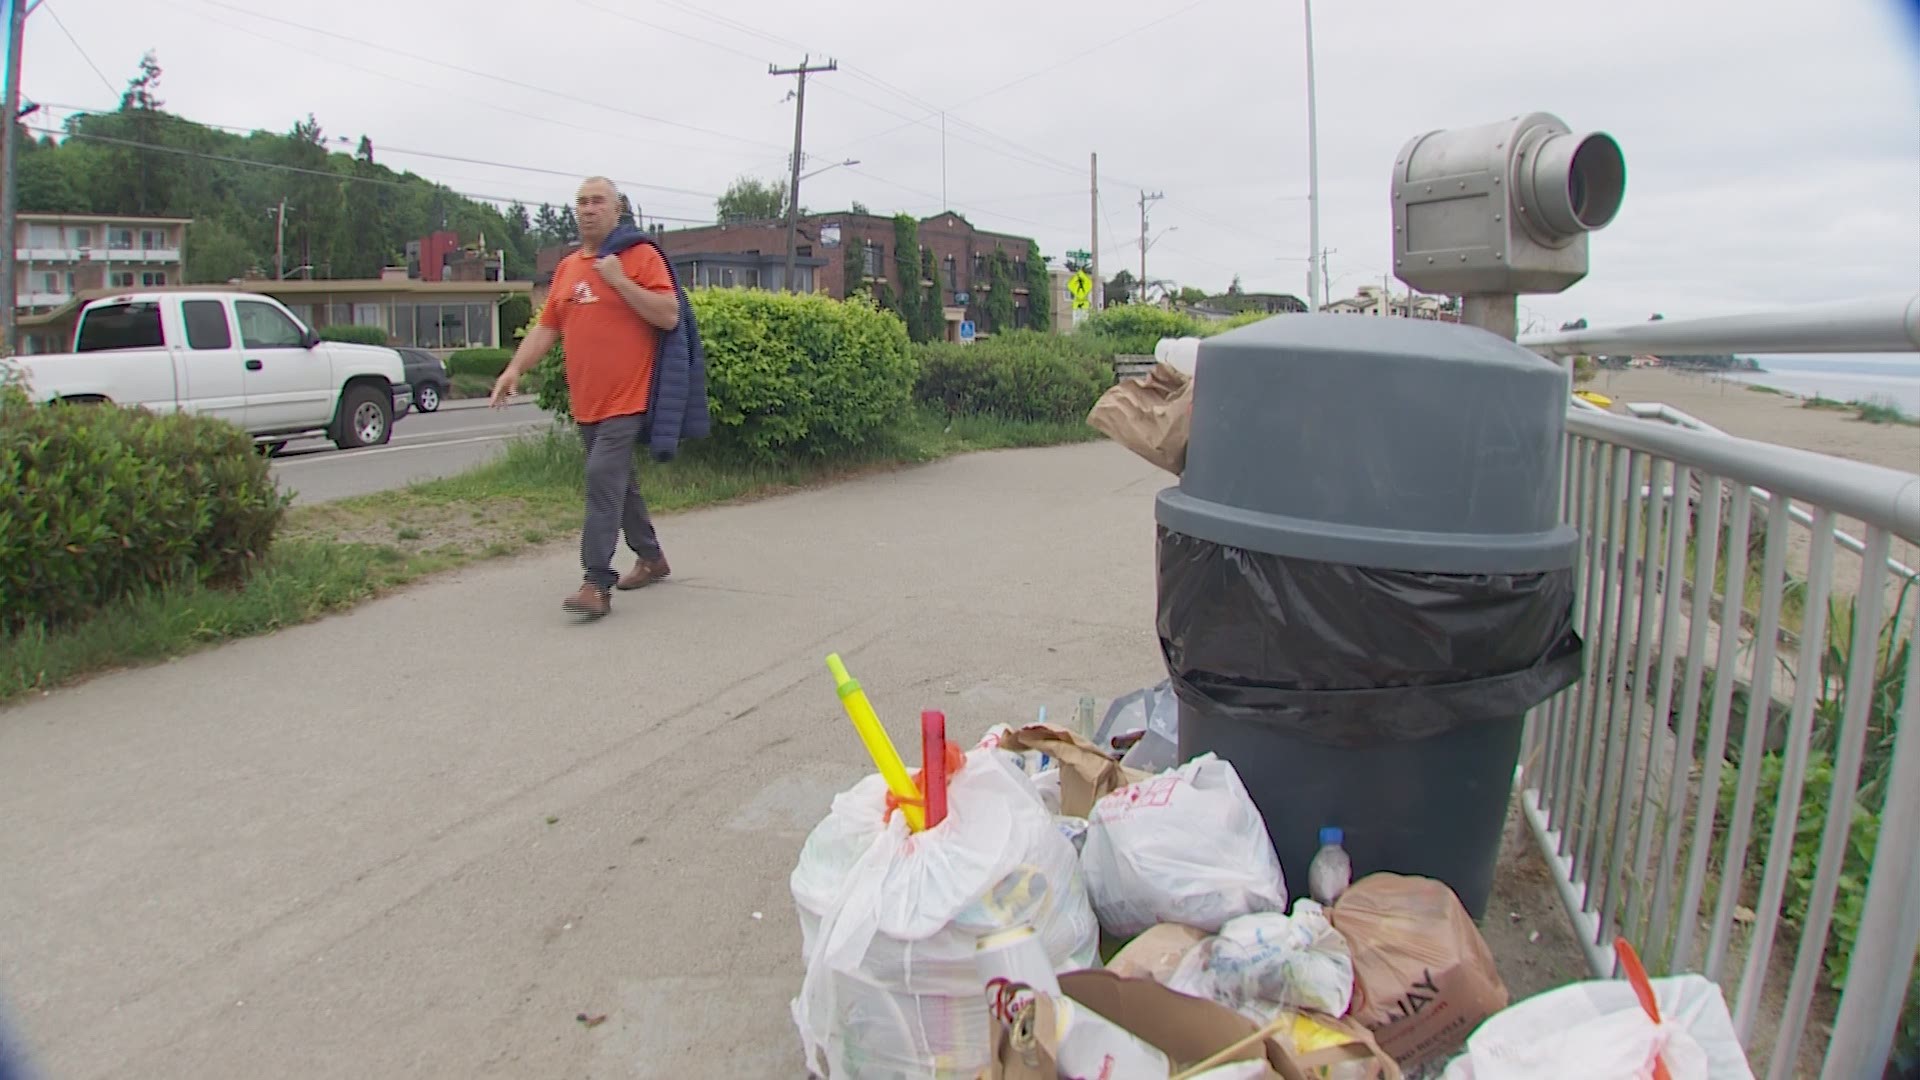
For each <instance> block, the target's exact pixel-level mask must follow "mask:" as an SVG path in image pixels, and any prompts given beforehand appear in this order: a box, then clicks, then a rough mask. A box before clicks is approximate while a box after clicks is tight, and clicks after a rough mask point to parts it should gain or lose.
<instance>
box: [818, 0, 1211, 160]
mask: <svg viewBox="0 0 1920 1080" xmlns="http://www.w3.org/2000/svg"><path fill="white" fill-rule="evenodd" d="M1208 2H1209V0H1190V2H1189V3H1188V4H1187V5H1186V6H1185V7H1182V8H1178V9H1176V10H1174V11H1172V12H1169V13H1168V14H1166V15H1162V16H1160V17H1159V18H1157V19H1154V20H1152V21H1151V22H1147V23H1142V24H1141V25H1139V26H1136V27H1134V28H1133V29H1131V30H1126V31H1123V32H1122V33H1120V34H1118V35H1115V36H1114V37H1111V38H1108V39H1107V40H1105V41H1102V42H1100V43H1099V44H1097V45H1094V46H1091V47H1090V48H1086V49H1083V50H1081V51H1080V52H1077V53H1075V54H1074V55H1072V56H1070V57H1068V58H1067V59H1065V60H1059V61H1051V62H1049V63H1048V64H1047V66H1045V67H1039V68H1034V69H1033V70H1031V71H1028V72H1026V73H1025V74H1022V75H1019V76H1016V77H1015V78H1012V79H1009V80H1008V81H1006V82H1003V83H1001V84H999V85H998V86H994V87H991V88H989V89H987V90H983V91H981V92H980V93H978V94H975V95H973V96H972V97H970V98H966V99H965V100H962V101H958V102H954V103H953V104H951V105H948V106H946V107H944V108H940V109H934V110H932V111H931V112H929V113H928V114H927V115H926V116H924V117H921V118H919V119H917V120H910V121H908V123H907V124H901V125H898V126H895V127H891V128H888V129H886V130H885V131H878V132H875V133H873V134H871V135H863V136H861V137H860V138H858V139H855V140H853V141H852V142H850V143H846V144H844V145H843V146H842V147H841V149H843V150H844V149H846V148H848V147H851V146H857V145H859V144H860V143H863V142H867V141H869V140H871V139H877V138H881V137H882V136H886V135H891V134H893V133H894V132H896V131H900V130H902V129H904V128H906V127H908V126H910V125H912V124H920V123H925V122H926V121H927V120H931V119H933V118H934V117H936V116H938V115H939V114H940V113H942V112H946V113H949V114H950V113H952V112H953V111H954V110H956V109H959V108H961V107H963V106H966V105H971V104H974V103H975V102H979V101H984V100H985V99H987V98H990V97H993V96H994V95H996V94H999V93H1002V92H1003V91H1006V90H1011V89H1013V88H1014V87H1016V86H1019V85H1021V84H1022V83H1026V82H1029V81H1031V80H1033V79H1037V78H1039V77H1040V76H1042V75H1047V74H1051V73H1054V72H1057V71H1059V70H1060V69H1061V68H1063V67H1066V66H1068V65H1070V64H1072V63H1073V62H1074V61H1076V60H1081V59H1084V58H1086V57H1088V56H1091V55H1093V54H1094V53H1097V52H1099V51H1101V50H1102V49H1106V48H1109V47H1111V46H1114V45H1118V44H1119V43H1120V42H1122V41H1125V40H1127V39H1128V38H1130V37H1134V36H1135V35H1138V34H1142V33H1145V32H1146V31H1148V30H1151V29H1153V28H1154V27H1156V26H1159V25H1160V24H1161V23H1164V22H1167V21H1168V20H1170V19H1175V18H1178V17H1180V16H1182V15H1185V14H1186V13H1187V12H1189V11H1192V10H1193V9H1195V8H1197V7H1199V6H1201V5H1202V4H1205V3H1208ZM1079 171H1080V170H1079V169H1078V168H1077V167H1075V168H1074V169H1073V172H1074V174H1075V175H1078V174H1079ZM1116 179H1117V178H1116ZM1123 182H1124V181H1123ZM1128 186H1130V187H1137V186H1139V185H1137V184H1131V183H1128Z"/></svg>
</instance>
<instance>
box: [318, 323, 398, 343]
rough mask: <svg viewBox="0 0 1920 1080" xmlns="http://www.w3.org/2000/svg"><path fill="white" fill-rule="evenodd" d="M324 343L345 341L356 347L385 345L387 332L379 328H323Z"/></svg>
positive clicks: (322, 337) (321, 329) (321, 332)
mask: <svg viewBox="0 0 1920 1080" xmlns="http://www.w3.org/2000/svg"><path fill="white" fill-rule="evenodd" d="M320 339H321V340H322V341H345V342H349V343H351V344H354V345H385V344H386V343H387V332H386V331H385V330H382V329H380V328H379V327H377V326H345V325H343V326H323V327H321V328H320Z"/></svg>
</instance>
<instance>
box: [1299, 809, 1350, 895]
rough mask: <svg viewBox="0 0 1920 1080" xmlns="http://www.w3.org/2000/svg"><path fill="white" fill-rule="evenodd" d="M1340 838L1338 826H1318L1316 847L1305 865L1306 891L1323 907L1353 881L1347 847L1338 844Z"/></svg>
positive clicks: (1341, 838) (1345, 889)
mask: <svg viewBox="0 0 1920 1080" xmlns="http://www.w3.org/2000/svg"><path fill="white" fill-rule="evenodd" d="M1343 839H1344V837H1343V836H1342V834H1341V832H1340V830H1339V829H1336V828H1334V827H1332V826H1328V827H1326V828H1324V829H1321V830H1320V850H1319V851H1317V852H1315V853H1314V856H1313V862H1312V863H1311V864H1309V865H1308V866H1307V893H1308V895H1310V896H1312V897H1313V898H1314V900H1315V901H1317V902H1319V903H1320V904H1321V905H1322V906H1325V907H1332V906H1333V902H1334V901H1335V900H1338V899H1340V894H1341V893H1343V892H1346V891H1347V886H1348V885H1350V884H1352V882H1353V862H1352V860H1350V859H1348V858H1347V849H1346V848H1343V847H1341V846H1340V842H1341V840H1343Z"/></svg>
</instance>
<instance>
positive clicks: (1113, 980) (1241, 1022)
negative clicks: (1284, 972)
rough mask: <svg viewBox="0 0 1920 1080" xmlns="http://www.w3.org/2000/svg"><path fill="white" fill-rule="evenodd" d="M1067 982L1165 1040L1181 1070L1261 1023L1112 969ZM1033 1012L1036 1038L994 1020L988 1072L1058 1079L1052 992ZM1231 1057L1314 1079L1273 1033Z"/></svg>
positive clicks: (1134, 1028)
mask: <svg viewBox="0 0 1920 1080" xmlns="http://www.w3.org/2000/svg"><path fill="white" fill-rule="evenodd" d="M1060 989H1061V991H1062V992H1063V993H1064V994H1066V996H1068V997H1070V998H1072V999H1073V1000H1074V1001H1075V1002H1078V1003H1079V1004H1080V1005H1082V1006H1084V1007H1086V1008H1088V1009H1091V1010H1093V1011H1094V1012H1097V1013H1099V1014H1100V1015H1101V1016H1103V1017H1105V1018H1106V1019H1108V1020H1110V1021H1112V1022H1113V1023H1115V1024H1117V1025H1119V1026H1120V1027H1122V1028H1125V1029H1126V1030H1128V1031H1130V1032H1132V1033H1133V1034H1134V1035H1135V1036H1137V1037H1139V1038H1140V1039H1141V1040H1142V1041H1144V1042H1147V1043H1150V1044H1152V1045H1153V1046H1156V1047H1158V1048H1159V1049H1160V1050H1161V1051H1162V1052H1163V1053H1165V1054H1166V1055H1167V1057H1168V1059H1169V1060H1170V1061H1172V1063H1173V1067H1174V1068H1175V1069H1176V1070H1178V1069H1185V1068H1190V1067H1191V1066H1193V1065H1195V1064H1197V1063H1199V1062H1201V1061H1204V1060H1206V1059H1207V1058H1208V1057H1210V1056H1212V1055H1213V1054H1214V1053H1215V1052H1216V1051H1219V1050H1222V1049H1224V1048H1226V1047H1228V1046H1231V1045H1232V1044H1234V1043H1235V1042H1238V1041H1240V1040H1241V1039H1244V1038H1245V1037H1247V1036H1248V1035H1252V1034H1254V1033H1255V1032H1256V1031H1258V1030H1260V1029H1259V1026H1258V1025H1256V1024H1255V1023H1254V1022H1253V1021H1251V1020H1249V1019H1247V1018H1246V1017H1244V1016H1241V1015H1240V1014H1239V1013H1237V1012H1234V1011H1233V1010H1232V1009H1229V1008H1227V1007H1226V1006H1224V1005H1217V1004H1215V1003H1213V1002H1211V1001H1202V1000H1201V999H1199V998H1195V997H1188V996H1186V995H1185V994H1177V993H1175V992H1173V991H1172V990H1169V989H1167V988H1166V987H1164V986H1161V985H1160V984H1159V983H1156V982H1154V981H1153V980H1152V979H1123V978H1121V977H1120V976H1118V975H1115V974H1114V973H1113V972H1111V971H1099V970H1090V971H1074V972H1068V973H1065V974H1062V975H1061V976H1060ZM1033 1018H1034V1020H1033V1030H1032V1039H1031V1040H1030V1041H1027V1040H1022V1039H1019V1038H1016V1034H1015V1032H1014V1030H1013V1029H1012V1028H1010V1027H1009V1026H1007V1025H1005V1024H1002V1023H999V1022H997V1021H996V1022H993V1030H992V1032H991V1038H990V1044H989V1045H990V1046H991V1052H992V1060H991V1061H990V1062H989V1063H988V1065H987V1068H986V1069H985V1071H983V1072H982V1073H981V1074H980V1080H1056V1078H1057V1077H1058V1076H1059V1071H1058V1069H1057V1067H1056V1066H1055V1064H1054V1055H1055V1053H1056V1052H1057V1051H1058V1050H1059V1045H1058V1041H1057V1039H1056V1037H1055V1035H1054V1031H1055V1020H1054V1012H1053V1003H1052V1001H1051V999H1049V998H1047V997H1046V996H1045V995H1041V996H1040V997H1039V998H1038V999H1037V1000H1036V1001H1035V1004H1034V1012H1033ZM1227 1060H1228V1061H1234V1062H1241V1061H1244V1062H1257V1061H1264V1062H1265V1064H1266V1069H1265V1071H1264V1072H1259V1073H1255V1074H1254V1075H1255V1076H1258V1077H1261V1078H1262V1080H1310V1078H1309V1077H1308V1076H1307V1074H1306V1073H1305V1072H1303V1071H1301V1068H1300V1066H1299V1065H1298V1064H1296V1063H1295V1062H1294V1060H1293V1059H1292V1058H1291V1057H1290V1056H1288V1054H1287V1052H1286V1051H1285V1050H1283V1049H1281V1048H1280V1046H1279V1044H1277V1043H1275V1042H1274V1041H1273V1040H1272V1039H1266V1040H1264V1041H1262V1042H1259V1043H1252V1044H1249V1045H1248V1046H1246V1047H1245V1048H1244V1049H1242V1050H1240V1051H1239V1052H1238V1053H1236V1054H1234V1055H1232V1056H1231V1057H1230V1058H1228V1059H1227ZM1088 1080H1092V1078H1088ZM1114 1080H1122V1078H1119V1077H1115V1078H1114ZM1124 1080H1133V1078H1131V1077H1127V1078H1124Z"/></svg>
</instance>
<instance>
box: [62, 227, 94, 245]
mask: <svg viewBox="0 0 1920 1080" xmlns="http://www.w3.org/2000/svg"><path fill="white" fill-rule="evenodd" d="M67 242H68V243H69V244H70V245H71V246H73V247H77V248H80V249H81V250H83V251H84V250H86V249H87V248H90V247H92V246H93V230H92V229H90V228H88V227H87V226H84V225H76V226H74V227H73V228H71V229H68V230H67Z"/></svg>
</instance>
